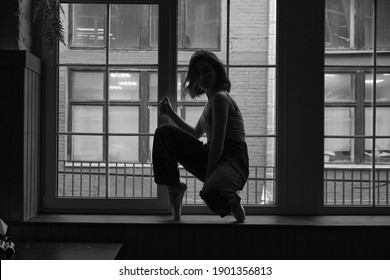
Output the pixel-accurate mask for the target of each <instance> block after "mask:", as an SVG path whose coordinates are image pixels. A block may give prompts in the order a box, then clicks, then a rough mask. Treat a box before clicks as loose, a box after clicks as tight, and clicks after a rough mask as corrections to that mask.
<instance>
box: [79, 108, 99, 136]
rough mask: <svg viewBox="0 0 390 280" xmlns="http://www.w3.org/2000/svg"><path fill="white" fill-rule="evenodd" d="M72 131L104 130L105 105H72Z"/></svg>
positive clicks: (95, 131) (97, 131)
mask: <svg viewBox="0 0 390 280" xmlns="http://www.w3.org/2000/svg"><path fill="white" fill-rule="evenodd" d="M72 132H94V133H99V132H103V107H102V106H72Z"/></svg>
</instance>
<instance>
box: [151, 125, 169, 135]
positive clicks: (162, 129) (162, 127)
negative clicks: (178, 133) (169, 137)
mask: <svg viewBox="0 0 390 280" xmlns="http://www.w3.org/2000/svg"><path fill="white" fill-rule="evenodd" d="M172 127H173V126H172V125H169V124H162V125H160V126H159V127H157V128H156V130H155V132H154V135H155V136H156V135H157V136H161V135H164V134H166V133H167V132H168V131H170V130H171V129H172Z"/></svg>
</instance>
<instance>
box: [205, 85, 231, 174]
mask: <svg viewBox="0 0 390 280" xmlns="http://www.w3.org/2000/svg"><path fill="white" fill-rule="evenodd" d="M211 102H212V103H211V106H212V116H213V120H212V121H213V122H212V131H213V132H212V139H211V142H210V148H209V158H208V163H207V172H206V180H207V178H208V176H209V175H210V173H211V172H212V171H213V170H214V168H215V167H216V166H217V164H218V162H219V161H220V160H221V157H222V152H223V149H224V145H225V135H226V126H227V121H228V115H229V106H230V101H229V97H227V96H226V94H224V93H220V92H218V93H216V94H214V96H213V97H212V99H211Z"/></svg>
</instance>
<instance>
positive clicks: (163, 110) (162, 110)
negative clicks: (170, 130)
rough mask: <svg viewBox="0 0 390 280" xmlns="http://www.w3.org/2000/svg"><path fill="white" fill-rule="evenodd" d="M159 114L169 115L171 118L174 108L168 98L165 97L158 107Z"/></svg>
mask: <svg viewBox="0 0 390 280" xmlns="http://www.w3.org/2000/svg"><path fill="white" fill-rule="evenodd" d="M158 112H159V115H160V116H161V115H167V116H169V114H170V113H171V112H172V106H171V102H170V101H169V99H168V97H164V98H163V99H162V100H161V101H160V103H159V105H158Z"/></svg>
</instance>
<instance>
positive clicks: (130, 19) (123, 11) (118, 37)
mask: <svg viewBox="0 0 390 280" xmlns="http://www.w3.org/2000/svg"><path fill="white" fill-rule="evenodd" d="M110 10H111V23H110V48H112V49H131V48H134V49H139V48H140V34H141V28H140V26H141V23H140V21H141V19H140V15H141V13H140V10H141V5H119V4H114V5H111V6H110Z"/></svg>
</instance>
